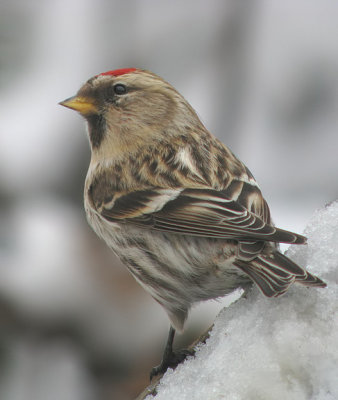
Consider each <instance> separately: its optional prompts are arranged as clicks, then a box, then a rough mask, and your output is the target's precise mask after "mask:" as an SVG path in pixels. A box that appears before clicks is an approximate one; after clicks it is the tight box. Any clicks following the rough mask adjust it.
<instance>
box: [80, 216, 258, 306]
mask: <svg viewBox="0 0 338 400" xmlns="http://www.w3.org/2000/svg"><path fill="white" fill-rule="evenodd" d="M87 215H88V214H87ZM88 220H89V222H90V224H91V226H92V227H93V229H94V230H95V232H96V233H97V234H98V235H99V236H100V237H101V238H102V239H104V240H105V242H106V243H107V245H108V246H109V247H110V248H111V249H112V250H113V251H114V253H115V254H116V255H117V256H118V257H119V258H120V259H121V260H122V262H123V263H124V264H125V265H126V267H127V268H128V269H129V271H130V272H131V273H132V274H133V276H134V277H135V279H136V280H137V281H138V282H139V283H140V284H141V285H142V286H143V287H144V288H145V289H146V290H147V291H148V292H149V293H150V294H151V295H152V297H154V299H155V300H157V301H158V302H159V303H160V304H162V305H163V306H164V307H165V308H168V307H169V305H170V306H172V305H173V304H175V305H176V308H184V309H189V308H190V306H191V305H192V304H193V303H195V302H198V301H201V300H207V299H213V298H217V297H220V296H224V295H226V294H229V293H231V292H232V291H234V290H235V289H237V288H238V287H242V286H245V285H246V284H247V283H248V282H249V281H250V280H249V279H248V277H247V275H246V274H244V273H243V272H242V271H241V270H239V269H238V268H237V267H235V266H233V261H234V259H235V255H236V244H235V243H233V242H229V241H224V240H219V239H209V238H197V237H192V236H186V235H177V234H168V233H162V232H157V231H151V230H149V229H143V228H138V227H135V226H132V225H128V224H115V223H110V222H108V221H106V220H103V219H101V218H100V216H99V215H97V214H95V215H93V214H91V215H88Z"/></svg>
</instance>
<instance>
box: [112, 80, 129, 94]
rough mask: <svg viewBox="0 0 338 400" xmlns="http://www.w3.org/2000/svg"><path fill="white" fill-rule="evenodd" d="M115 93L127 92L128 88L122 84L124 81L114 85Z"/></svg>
mask: <svg viewBox="0 0 338 400" xmlns="http://www.w3.org/2000/svg"><path fill="white" fill-rule="evenodd" d="M114 93H115V94H125V93H127V88H126V87H125V86H124V85H122V83H117V84H116V85H114Z"/></svg>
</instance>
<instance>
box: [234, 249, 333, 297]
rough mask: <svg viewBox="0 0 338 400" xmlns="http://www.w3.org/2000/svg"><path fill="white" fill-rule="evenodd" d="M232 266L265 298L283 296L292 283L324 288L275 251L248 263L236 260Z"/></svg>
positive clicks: (318, 280)
mask: <svg viewBox="0 0 338 400" xmlns="http://www.w3.org/2000/svg"><path fill="white" fill-rule="evenodd" d="M234 264H235V265H236V266H237V267H238V268H240V269H241V270H242V271H243V272H245V273H246V274H248V275H249V276H250V278H251V279H252V280H253V281H254V282H255V283H256V284H257V286H258V287H259V288H260V290H261V291H262V292H263V294H264V295H265V296H267V297H278V296H280V295H282V294H284V293H285V292H286V291H287V290H288V289H289V287H290V286H291V285H292V284H293V283H294V282H298V283H300V284H302V285H304V286H314V287H325V286H326V283H325V282H323V281H322V280H321V279H319V278H318V277H316V276H315V275H312V274H310V272H308V271H306V270H305V269H303V268H301V267H300V266H299V265H297V264H296V263H294V262H293V261H292V260H290V259H289V258H288V257H286V256H284V255H283V254H281V253H280V252H279V251H277V250H276V251H274V252H273V253H271V254H270V255H267V256H264V255H260V256H258V257H256V258H255V259H253V260H252V261H250V262H245V261H242V260H236V261H235V263H234Z"/></svg>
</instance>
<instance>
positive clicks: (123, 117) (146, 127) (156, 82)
mask: <svg viewBox="0 0 338 400" xmlns="http://www.w3.org/2000/svg"><path fill="white" fill-rule="evenodd" d="M60 104H61V105H63V106H65V107H68V108H71V109H73V110H76V111H78V112H79V113H80V114H81V115H82V116H83V117H84V118H85V119H86V120H87V122H88V132H89V139H90V143H91V148H92V152H93V153H96V154H97V156H99V157H105V158H107V157H111V156H115V157H116V156H118V153H119V152H121V153H123V152H125V151H129V152H130V151H132V149H133V148H137V147H139V146H142V145H144V144H146V145H156V142H158V140H165V139H166V138H169V137H172V136H173V135H177V134H178V133H179V132H182V131H184V130H185V129H187V126H189V127H191V128H193V126H194V125H196V123H200V122H199V119H198V117H197V116H196V113H195V112H194V110H193V109H192V107H191V106H190V105H189V103H188V102H187V101H186V100H185V99H184V98H183V97H182V96H181V95H180V94H179V93H178V92H177V91H176V90H175V89H174V88H173V87H172V86H171V85H170V84H169V83H167V82H165V81H164V80H163V79H162V78H160V77H159V76H157V75H155V74H153V73H151V72H149V71H145V70H140V69H136V68H126V69H119V70H114V71H108V72H104V73H102V74H100V75H96V76H94V77H93V78H91V79H89V80H88V81H87V82H86V83H85V84H84V85H83V86H82V87H81V88H80V90H79V91H78V92H77V94H76V95H75V96H74V97H71V98H69V99H67V100H65V101H62V102H61V103H60Z"/></svg>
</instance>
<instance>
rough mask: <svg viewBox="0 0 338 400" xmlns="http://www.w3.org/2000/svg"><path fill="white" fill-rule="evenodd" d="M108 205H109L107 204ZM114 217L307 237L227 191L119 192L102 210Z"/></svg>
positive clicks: (174, 228)
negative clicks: (267, 217)
mask: <svg viewBox="0 0 338 400" xmlns="http://www.w3.org/2000/svg"><path fill="white" fill-rule="evenodd" d="M107 206H108V205H107ZM100 212H101V215H102V217H104V218H105V219H107V220H110V221H121V222H122V221H124V222H127V223H131V224H135V225H138V226H144V227H147V228H151V229H153V230H158V231H162V232H171V233H177V234H184V235H193V236H201V237H212V238H220V239H227V240H238V241H244V242H245V241H247V242H248V241H255V240H259V241H272V242H283V243H298V244H301V243H305V242H306V238H305V237H304V236H301V235H298V234H296V233H293V232H289V231H284V230H282V229H278V228H275V227H274V226H273V225H271V224H269V223H266V222H264V221H263V219H262V218H261V217H260V216H258V215H256V214H255V213H253V212H251V211H249V210H247V209H246V208H245V207H244V206H243V205H241V204H240V203H239V202H237V201H235V200H232V199H231V198H229V197H227V196H226V192H225V191H217V190H212V189H184V190H183V189H170V190H166V189H160V188H153V189H149V190H143V191H136V192H132V193H128V194H125V195H122V196H119V197H118V198H117V199H116V200H115V201H110V202H109V207H105V205H103V207H102V208H101V210H100Z"/></svg>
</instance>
